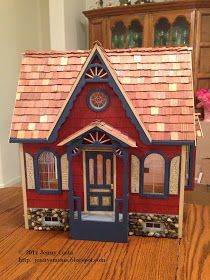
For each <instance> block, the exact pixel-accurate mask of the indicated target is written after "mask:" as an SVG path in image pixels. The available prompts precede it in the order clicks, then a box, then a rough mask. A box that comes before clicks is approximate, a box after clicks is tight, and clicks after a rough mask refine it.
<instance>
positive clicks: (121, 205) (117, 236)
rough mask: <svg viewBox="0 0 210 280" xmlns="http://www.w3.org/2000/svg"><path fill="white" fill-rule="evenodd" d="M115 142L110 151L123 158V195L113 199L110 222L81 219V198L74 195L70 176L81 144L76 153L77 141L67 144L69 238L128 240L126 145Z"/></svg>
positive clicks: (106, 240)
mask: <svg viewBox="0 0 210 280" xmlns="http://www.w3.org/2000/svg"><path fill="white" fill-rule="evenodd" d="M115 143H116V142H114V141H113V144H112V146H111V147H112V153H113V154H115V155H116V156H117V157H119V158H121V159H122V160H123V174H121V176H123V195H122V198H117V199H115V203H114V205H115V207H114V217H115V219H114V220H113V221H112V222H110V221H109V222H105V221H104V222H102V221H87V220H83V219H82V211H81V198H80V197H76V196H75V195H74V188H73V176H72V175H73V174H72V160H73V158H74V157H75V156H77V155H78V154H79V153H80V152H81V150H82V146H80V149H79V150H77V152H76V153H74V152H73V151H74V149H75V147H78V142H77V143H75V142H74V143H69V144H68V146H67V154H68V163H69V164H68V165H69V209H70V211H69V221H70V238H72V239H75V240H94V241H103V242H122V243H125V242H128V150H127V147H128V146H126V147H124V146H121V145H120V143H116V144H115ZM119 147H120V152H119ZM99 150H100V149H99ZM98 152H99V151H98ZM99 153H101V152H99ZM81 164H82V163H81ZM120 214H121V216H120Z"/></svg>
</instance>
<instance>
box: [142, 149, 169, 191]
mask: <svg viewBox="0 0 210 280" xmlns="http://www.w3.org/2000/svg"><path fill="white" fill-rule="evenodd" d="M164 190H165V159H164V158H163V156H161V155H160V154H157V153H152V154H149V155H148V156H147V157H146V158H145V160H144V166H143V194H150V195H155V194H157V195H163V194H164Z"/></svg>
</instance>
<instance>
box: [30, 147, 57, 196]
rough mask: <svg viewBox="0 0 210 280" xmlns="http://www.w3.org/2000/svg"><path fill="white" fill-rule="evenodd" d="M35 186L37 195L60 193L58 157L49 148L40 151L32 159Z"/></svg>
mask: <svg viewBox="0 0 210 280" xmlns="http://www.w3.org/2000/svg"><path fill="white" fill-rule="evenodd" d="M34 171H35V186H36V191H37V192H39V193H50V194H53V193H54V194H57V193H61V191H62V185H61V184H62V181H61V162H60V156H59V155H57V154H56V153H55V151H54V150H52V149H50V148H45V149H40V150H39V151H38V153H37V154H36V155H35V157H34Z"/></svg>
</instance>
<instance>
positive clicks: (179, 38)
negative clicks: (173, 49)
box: [172, 16, 190, 46]
mask: <svg viewBox="0 0 210 280" xmlns="http://www.w3.org/2000/svg"><path fill="white" fill-rule="evenodd" d="M189 29H190V25H189V23H188V22H187V20H186V18H185V17H183V16H179V17H177V18H176V20H175V22H174V24H173V26H172V45H173V46H177V45H188V44H189V33H190V32H189Z"/></svg>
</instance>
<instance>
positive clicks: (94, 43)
mask: <svg viewBox="0 0 210 280" xmlns="http://www.w3.org/2000/svg"><path fill="white" fill-rule="evenodd" d="M95 45H97V46H99V47H102V44H101V42H99V41H98V40H96V41H94V42H93V47H94V46H95Z"/></svg>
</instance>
